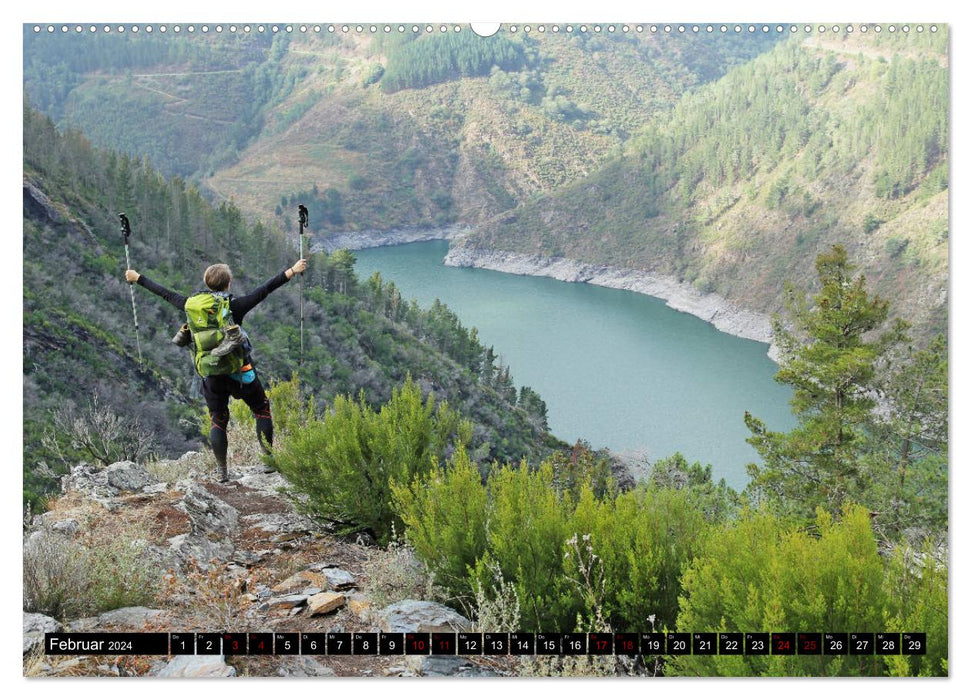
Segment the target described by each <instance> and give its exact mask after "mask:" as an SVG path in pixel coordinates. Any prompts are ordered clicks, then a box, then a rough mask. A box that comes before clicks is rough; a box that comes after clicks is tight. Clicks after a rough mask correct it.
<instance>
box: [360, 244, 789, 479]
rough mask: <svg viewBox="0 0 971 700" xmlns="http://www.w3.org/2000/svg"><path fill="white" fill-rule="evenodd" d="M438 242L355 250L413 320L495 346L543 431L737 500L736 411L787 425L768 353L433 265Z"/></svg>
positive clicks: (658, 307)
mask: <svg viewBox="0 0 971 700" xmlns="http://www.w3.org/2000/svg"><path fill="white" fill-rule="evenodd" d="M447 252H448V242H447V241H429V242H423V243H409V244H405V245H397V246H387V247H382V248H370V249H365V250H356V251H354V255H355V256H356V257H357V265H356V266H355V269H356V270H357V274H358V277H359V279H360V280H361V281H362V282H364V281H365V280H367V278H369V277H370V276H371V275H372V274H373V273H374V272H375V271H379V272H380V273H381V276H382V278H383V279H384V280H385V282H387V281H388V280H393V281H394V283H395V285H397V286H398V288H399V289H400V290H401V294H402V297H403V298H404V299H406V300H411V299H415V300H417V301H418V303H419V304H420V305H421V306H422V307H423V308H428V307H429V306H431V304H432V303H433V302H434V300H435V299H436V298H437V299H440V300H441V301H442V302H443V303H444V304H447V305H448V307H449V308H451V309H452V310H453V311H454V312H455V313H456V314H457V315H458V317H459V319H460V320H461V322H462V324H463V325H464V326H465V327H466V328H472V327H475V328H477V329H478V332H479V340H480V342H481V343H482V344H483V345H484V346H486V347H488V346H490V345H492V346H494V348H495V351H496V353H497V354H498V355H499V357H500V358H501V361H502V363H503V364H504V365H508V366H509V367H510V370H511V372H512V376H513V381H514V383H515V384H516V386H517V387H519V386H523V385H525V386H529V387H531V388H532V389H534V390H535V391H537V392H538V393H539V395H540V396H541V397H542V398H543V400H544V401H545V402H546V406H547V411H548V417H549V427H550V430H551V432H552V433H553V434H554V435H556V436H557V437H558V438H560V439H562V440H565V441H567V442H570V443H572V442H574V441H576V440H577V439H581V438H582V439H584V440H586V441H587V442H589V443H590V444H591V446H592V447H594V448H595V449H596V448H601V447H607V448H610V449H611V450H612V451H614V452H618V453H621V454H625V453H627V454H631V453H633V454H634V455H636V456H638V457H639V458H641V459H646V460H649V461H651V462H653V461H654V460H656V459H659V458H663V457H667V456H670V455H672V454H674V453H675V452H680V453H681V454H683V455H684V456H685V457H686V458H687V459H688V461H689V462H694V461H698V462H701V463H702V464H711V465H712V476H713V477H714V478H715V479H716V480H717V479H719V478H724V479H725V481H726V482H727V483H728V484H729V485H730V486H732V487H734V488H736V489H741V488H743V487H744V486H745V484H746V483H747V481H748V476H747V474H746V471H745V465H746V464H748V463H750V462H756V461H758V454H757V453H756V452H755V450H754V449H753V448H752V447H751V446H750V445H748V443H746V442H745V438H747V437H748V436H749V435H750V433H749V431H748V429H747V428H746V427H745V423H744V415H745V411H749V412H751V413H752V414H753V415H755V416H756V417H758V418H760V419H762V420H763V421H765V422H766V424H767V425H768V427H769V428H770V429H772V430H788V429H790V428H791V427H793V426H794V425H795V419H794V418H793V416H792V414H791V412H790V410H789V400H790V398H791V396H792V392H791V390H790V389H789V388H788V387H786V386H784V385H782V384H779V383H777V382H776V381H774V380H773V376H774V374H775V372H776V371H777V369H778V368H777V366H776V365H775V363H774V362H773V361H772V360H770V359H769V357H768V356H767V355H766V351H767V349H768V346H767V345H765V344H764V343H758V342H755V341H751V340H745V339H742V338H737V337H735V336H732V335H728V334H726V333H722V332H720V331H718V330H716V329H715V328H714V327H713V326H711V325H710V324H708V323H706V322H704V321H702V320H701V319H699V318H696V317H694V316H691V315H689V314H686V313H681V312H679V311H675V310H673V309H671V308H669V307H667V306H666V305H665V303H664V301H662V300H660V299H656V298H653V297H649V296H646V295H643V294H637V293H635V292H628V291H624V290H617V289H608V288H605V287H597V286H594V285H588V284H576V283H569V282H560V281H558V280H554V279H550V278H546V277H528V276H521V275H511V274H507V273H502V272H495V271H492V270H483V269H476V268H454V267H446V266H445V265H444V264H442V259H443V258H444V257H445V254H446V253H447Z"/></svg>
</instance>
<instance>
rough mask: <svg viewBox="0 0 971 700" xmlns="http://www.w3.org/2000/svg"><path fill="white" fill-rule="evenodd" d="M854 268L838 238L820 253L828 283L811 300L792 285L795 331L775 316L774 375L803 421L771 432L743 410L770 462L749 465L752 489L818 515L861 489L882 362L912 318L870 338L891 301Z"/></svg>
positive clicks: (789, 299)
mask: <svg viewBox="0 0 971 700" xmlns="http://www.w3.org/2000/svg"><path fill="white" fill-rule="evenodd" d="M853 269H854V266H853V265H851V264H850V263H849V261H848V259H847V254H846V251H845V250H844V249H843V247H842V246H833V248H832V249H831V250H830V251H829V252H826V253H823V254H821V255H819V257H818V258H817V259H816V271H817V273H818V276H819V281H820V283H821V285H822V289H821V290H820V291H819V293H818V294H816V296H815V297H814V298H813V300H812V304H811V305H810V303H809V302H808V301H807V299H806V296H805V294H804V293H803V292H800V291H798V290H796V289H795V288H794V287H792V286H791V285H787V286H786V292H785V294H786V309H787V311H788V312H789V314H790V315H791V317H792V318H791V321H792V324H793V329H792V330H789V329H787V328H785V327H784V326H783V324H782V323H781V322H780V321H778V320H777V322H776V324H775V338H776V342H777V343H778V345H779V346H780V347H781V348H782V351H783V358H782V364H781V368H780V370H779V372H778V373H777V374H776V377H775V378H776V381H779V382H782V383H785V384H789V385H790V386H792V387H793V389H794V395H793V399H792V408H793V412H794V413H795V414H796V416H797V417H798V419H799V425H798V426H797V427H796V428H794V429H793V430H791V431H790V432H788V433H778V432H773V431H770V430H769V429H768V428H767V427H766V425H765V424H764V423H763V422H762V421H760V420H759V419H757V418H755V417H754V416H752V415H751V414H749V413H748V412H746V414H745V424H746V425H747V426H748V428H749V430H750V431H752V437H750V438H749V439H748V442H749V444H751V445H752V446H753V447H755V449H756V450H758V452H759V455H760V456H761V457H762V459H763V460H764V462H765V464H764V466H758V465H755V464H750V465H749V467H748V471H749V474H750V476H751V477H752V483H751V484H750V486H749V490H750V492H751V493H752V494H753V495H754V496H755V497H756V498H757V499H758V500H767V501H769V502H771V503H773V504H774V505H775V506H777V507H778V508H779V509H780V510H782V511H783V512H790V513H792V514H795V515H801V516H806V517H812V515H813V513H814V511H815V509H816V508H817V507H823V508H824V509H825V510H827V511H829V512H830V513H832V514H834V515H836V514H838V513H839V512H840V511H841V509H842V506H843V504H844V503H845V502H847V501H848V500H853V499H854V498H855V497H856V496H858V495H859V494H861V493H862V492H863V489H864V485H865V484H864V481H865V473H864V470H862V469H861V457H862V454H863V452H864V450H865V449H866V439H865V437H866V436H865V433H864V431H865V428H866V426H867V424H868V423H870V421H871V420H872V412H873V409H874V406H875V403H876V402H875V399H874V396H875V388H876V387H875V384H876V382H875V374H876V371H875V365H876V363H877V361H878V360H879V359H880V358H881V357H882V356H883V355H884V354H885V353H886V352H887V351H888V350H889V349H890V348H892V347H893V346H894V345H896V344H897V343H899V342H901V341H902V340H903V339H904V331H905V328H906V324H905V323H904V322H902V321H897V322H896V323H895V324H894V325H893V327H892V328H891V329H890V330H888V331H885V332H883V333H881V334H879V335H878V336H877V337H876V338H873V337H872V333H873V332H875V331H877V330H878V329H879V328H880V327H881V326H882V325H883V324H884V323H885V322H886V320H887V316H888V313H889V302H888V301H886V300H884V299H881V298H880V297H877V296H872V297H871V296H869V295H868V294H867V291H866V281H865V279H864V277H863V276H862V275H860V276H859V277H857V278H856V279H853V278H852V272H853Z"/></svg>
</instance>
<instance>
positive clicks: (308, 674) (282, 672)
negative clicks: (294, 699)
mask: <svg viewBox="0 0 971 700" xmlns="http://www.w3.org/2000/svg"><path fill="white" fill-rule="evenodd" d="M277 675H278V676H283V677H284V678H286V677H291V676H292V677H295V678H320V677H323V676H336V675H337V674H336V673H334V669H332V668H330V667H329V666H324V665H323V664H322V663H320V662H319V661H317V660H316V659H314V658H312V657H309V656H296V657H293V658H290V659H287V660H286V661H285V662H284V664H283V665H282V666H280V668H279V669H278V670H277Z"/></svg>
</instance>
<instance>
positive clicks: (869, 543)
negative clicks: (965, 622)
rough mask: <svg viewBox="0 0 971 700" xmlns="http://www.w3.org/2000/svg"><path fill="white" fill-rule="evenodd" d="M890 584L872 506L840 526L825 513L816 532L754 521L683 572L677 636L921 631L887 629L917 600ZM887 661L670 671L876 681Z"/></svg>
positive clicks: (695, 661) (757, 662)
mask: <svg viewBox="0 0 971 700" xmlns="http://www.w3.org/2000/svg"><path fill="white" fill-rule="evenodd" d="M887 581H888V578H887V575H886V572H885V565H884V562H883V560H882V559H881V557H880V555H879V553H878V552H877V544H876V538H875V537H874V535H873V531H872V529H871V525H870V514H869V512H868V511H867V510H866V509H864V508H861V507H859V506H848V507H847V508H845V509H844V511H843V515H842V518H841V519H840V520H838V521H837V520H835V519H834V518H833V517H832V516H830V515H829V514H828V513H825V512H824V511H823V510H822V509H819V510H818V514H817V519H816V525H815V528H812V529H810V530H808V531H807V529H806V528H800V529H797V528H795V527H793V526H790V525H787V524H786V523H785V522H783V521H781V520H779V519H778V518H776V517H775V516H772V515H768V514H766V513H747V514H745V515H744V516H743V517H742V518H741V520H740V521H739V522H737V523H735V524H730V525H726V526H724V527H722V528H721V529H719V530H718V531H716V532H715V533H713V535H712V537H710V538H709V539H708V542H707V546H706V547H705V548H704V551H703V552H702V553H701V555H700V556H699V557H698V558H697V560H696V561H695V562H694V563H693V564H692V565H691V566H690V567H689V568H688V570H687V571H686V572H685V574H684V580H683V585H684V596H683V597H682V599H681V612H680V614H679V615H678V629H681V630H712V631H715V630H717V631H727V632H745V631H751V630H766V631H769V630H779V631H792V632H796V631H800V630H802V631H827V630H829V631H848V632H852V631H857V632H884V631H917V630H901V629H899V628H898V626H897V624H896V623H891V622H889V621H888V619H887V613H888V611H892V610H898V609H899V610H901V611H903V610H904V609H913V608H914V603H915V601H913V600H908V599H907V598H906V597H904V596H902V595H900V593H897V594H895V595H893V596H891V593H892V592H893V591H892V588H891V587H889V586H888V585H887ZM915 588H916V586H913V584H912V585H911V586H910V587H908V589H909V590H913V589H915ZM903 606H906V607H903ZM915 622H916V621H915ZM921 622H923V620H921ZM901 624H903V623H901ZM888 625H892V626H890V627H888ZM920 631H923V628H921V630H920ZM927 631H928V632H930V630H929V629H928V630H927ZM930 638H931V635H930V634H929V635H928V639H930ZM945 638H946V637H945ZM883 658H884V657H881V656H872V655H871V656H848V655H842V656H803V655H799V656H776V655H773V656H711V657H704V656H691V657H687V656H682V657H676V658H674V659H673V660H672V661H671V662H670V665H669V668H670V669H671V670H672V671H674V672H676V673H678V674H682V675H692V676H694V675H700V676H711V675H717V676H722V675H729V676H738V675H742V676H766V675H767V676H788V675H813V676H833V675H840V676H846V675H851V676H858V675H867V676H868V675H881V674H882V673H884V671H885V669H884V661H883Z"/></svg>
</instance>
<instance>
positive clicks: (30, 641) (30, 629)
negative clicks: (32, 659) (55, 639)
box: [24, 612, 64, 655]
mask: <svg viewBox="0 0 971 700" xmlns="http://www.w3.org/2000/svg"><path fill="white" fill-rule="evenodd" d="M63 631H64V625H62V624H61V623H60V622H58V621H57V620H55V619H54V618H53V617H48V616H47V615H42V614H41V613H29V612H25V613H24V654H25V655H26V654H28V653H29V652H31V651H33V650H34V649H35V648H37V647H39V646H40V647H42V646H43V645H44V635H45V634H46V633H47V632H63Z"/></svg>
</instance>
